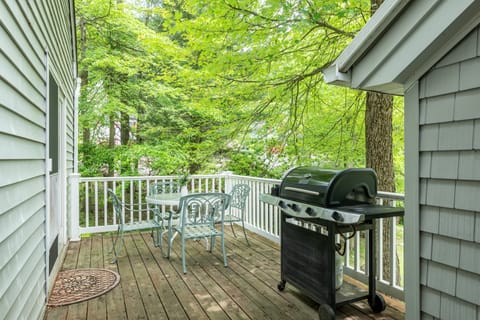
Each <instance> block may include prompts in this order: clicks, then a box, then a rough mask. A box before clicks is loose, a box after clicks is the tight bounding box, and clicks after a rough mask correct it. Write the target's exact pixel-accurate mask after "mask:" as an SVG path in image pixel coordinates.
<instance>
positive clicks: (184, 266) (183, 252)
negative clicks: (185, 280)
mask: <svg viewBox="0 0 480 320" xmlns="http://www.w3.org/2000/svg"><path fill="white" fill-rule="evenodd" d="M182 268H183V273H184V274H186V273H187V266H186V263H185V239H183V238H182Z"/></svg>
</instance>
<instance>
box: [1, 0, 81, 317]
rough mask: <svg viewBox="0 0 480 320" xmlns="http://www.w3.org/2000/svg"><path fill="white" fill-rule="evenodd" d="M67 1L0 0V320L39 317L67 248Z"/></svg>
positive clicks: (71, 97)
mask: <svg viewBox="0 0 480 320" xmlns="http://www.w3.org/2000/svg"><path fill="white" fill-rule="evenodd" d="M74 22H75V21H74V7H73V0H57V1H0V319H39V318H41V317H42V314H43V312H44V310H45V305H46V298H47V294H48V290H49V289H50V286H51V284H52V283H53V282H52V279H53V277H54V275H55V273H56V270H58V268H59V265H60V264H61V263H58V262H61V261H62V259H61V256H62V254H63V253H64V251H65V250H64V249H65V244H66V242H67V237H68V235H67V229H66V222H67V219H68V213H69V201H68V200H67V191H68V179H67V177H68V175H69V174H70V173H72V172H73V171H74V165H75V158H76V156H75V153H76V151H75V148H76V137H75V131H76V123H75V121H76V120H75V119H76V115H75V111H74V109H75V105H76V99H77V97H76V94H75V92H76V87H77V85H78V84H77V80H76V79H77V70H76V53H75V51H76V47H75V24H74Z"/></svg>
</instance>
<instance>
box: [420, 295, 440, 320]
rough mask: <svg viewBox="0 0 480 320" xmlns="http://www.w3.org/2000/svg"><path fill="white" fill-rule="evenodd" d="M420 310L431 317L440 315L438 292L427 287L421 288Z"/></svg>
mask: <svg viewBox="0 0 480 320" xmlns="http://www.w3.org/2000/svg"><path fill="white" fill-rule="evenodd" d="M421 295H422V297H421V303H422V310H423V311H424V312H426V313H427V314H429V315H430V316H433V317H437V318H438V317H440V292H438V291H436V290H432V289H430V288H427V287H422V289H421Z"/></svg>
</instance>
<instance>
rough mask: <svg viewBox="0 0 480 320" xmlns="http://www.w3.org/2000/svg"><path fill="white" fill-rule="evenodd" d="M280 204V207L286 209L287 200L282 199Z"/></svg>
mask: <svg viewBox="0 0 480 320" xmlns="http://www.w3.org/2000/svg"><path fill="white" fill-rule="evenodd" d="M278 206H279V207H280V208H282V209H285V208H286V207H287V205H286V204H285V202H283V201H281V200H280V201H279V202H278Z"/></svg>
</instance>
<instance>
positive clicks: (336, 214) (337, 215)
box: [332, 211, 344, 221]
mask: <svg viewBox="0 0 480 320" xmlns="http://www.w3.org/2000/svg"><path fill="white" fill-rule="evenodd" d="M332 219H333V220H335V221H343V220H344V219H343V216H342V214H341V213H339V212H337V211H333V213H332Z"/></svg>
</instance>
